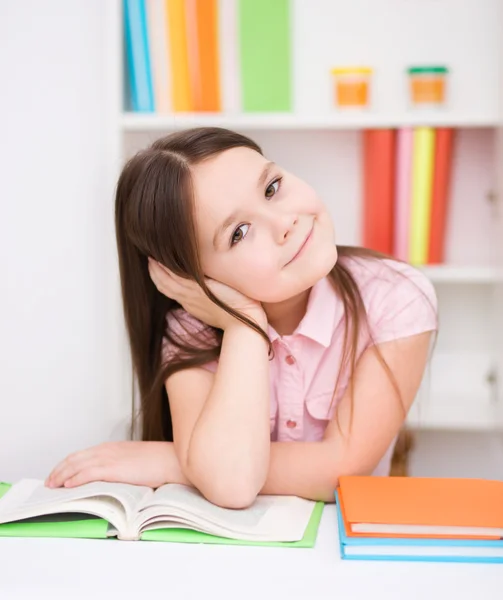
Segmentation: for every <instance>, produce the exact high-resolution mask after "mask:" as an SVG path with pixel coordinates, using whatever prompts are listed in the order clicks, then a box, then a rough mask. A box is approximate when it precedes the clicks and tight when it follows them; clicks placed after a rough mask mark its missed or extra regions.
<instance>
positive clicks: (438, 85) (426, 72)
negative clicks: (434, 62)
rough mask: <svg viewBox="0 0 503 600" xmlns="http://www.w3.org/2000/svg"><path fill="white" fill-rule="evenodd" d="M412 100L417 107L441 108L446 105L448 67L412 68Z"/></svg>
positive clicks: (410, 86) (410, 88) (410, 85)
mask: <svg viewBox="0 0 503 600" xmlns="http://www.w3.org/2000/svg"><path fill="white" fill-rule="evenodd" d="M407 71H408V73H409V82H410V83H409V90H410V99H411V102H412V104H413V105H415V106H441V105H442V104H444V103H445V95H446V94H445V92H446V79H447V77H446V76H447V73H448V69H447V67H440V66H439V67H410V68H409V69H408V70H407Z"/></svg>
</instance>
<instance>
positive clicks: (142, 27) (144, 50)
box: [124, 0, 154, 112]
mask: <svg viewBox="0 0 503 600" xmlns="http://www.w3.org/2000/svg"><path fill="white" fill-rule="evenodd" d="M124 34H125V45H126V76H127V78H128V86H127V90H128V92H129V94H128V96H127V97H126V99H125V100H126V105H128V104H130V105H131V107H132V109H133V111H135V112H154V87H153V78H152V63H151V58H150V48H149V40H148V28H147V14H146V7H145V0H124Z"/></svg>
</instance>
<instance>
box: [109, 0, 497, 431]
mask: <svg viewBox="0 0 503 600" xmlns="http://www.w3.org/2000/svg"><path fill="white" fill-rule="evenodd" d="M231 2H232V0H221V6H223V7H228V6H229V4H230V3H231ZM378 4H379V6H377V5H376V3H375V2H372V0H358V1H357V2H354V3H347V2H343V1H342V0H340V1H337V2H331V1H329V0H319V1H318V2H317V3H316V6H314V5H312V4H311V3H305V2H302V1H300V0H293V2H292V11H293V14H294V23H293V31H292V35H293V37H294V39H295V40H296V41H297V42H298V44H299V47H300V46H301V45H302V47H303V48H304V53H303V55H301V54H300V52H298V51H297V50H296V51H295V52H294V67H293V68H294V75H295V77H294V81H295V83H294V86H293V95H294V97H295V102H294V110H293V111H292V113H283V114H282V113H274V114H268V113H264V114H244V113H240V112H239V111H236V110H235V108H233V107H230V108H227V109H226V110H225V111H224V112H222V113H218V114H215V113H198V114H196V113H195V114H190V113H176V114H151V113H148V114H147V113H132V112H124V111H123V109H122V106H123V102H122V89H123V81H122V73H123V63H122V59H123V56H122V6H121V1H120V0H111V2H109V3H108V4H107V5H106V6H107V16H106V21H107V27H108V31H109V32H110V40H109V53H108V56H107V61H106V69H107V71H108V72H109V73H110V78H109V83H108V85H109V90H108V91H109V103H108V105H109V107H110V110H109V121H108V131H109V137H108V151H109V156H110V169H109V175H110V186H111V187H112V186H113V184H114V183H115V180H116V176H117V174H118V172H119V169H120V166H121V164H122V163H123V161H124V160H125V158H127V157H128V156H130V155H131V154H132V153H134V152H135V151H136V150H138V149H139V148H141V147H143V146H145V145H146V144H148V143H150V142H152V141H153V140H154V139H156V138H157V137H160V136H162V135H165V134H166V133H169V132H170V131H174V130H179V129H184V128H186V127H196V126H219V127H226V128H230V129H235V130H237V131H241V132H243V133H245V134H246V135H249V136H250V137H252V138H254V139H255V140H256V141H257V142H258V143H259V144H260V145H261V146H262V148H263V149H264V150H265V153H266V154H267V155H268V156H271V158H273V159H274V160H275V161H276V162H278V163H279V164H281V165H282V166H284V167H285V168H286V169H288V170H290V171H292V172H295V173H296V174H297V175H299V176H300V177H303V178H305V179H306V180H308V181H309V182H310V183H311V184H312V185H314V187H316V188H317V190H318V192H319V193H320V196H321V197H322V198H323V199H324V201H325V202H326V203H327V205H328V207H329V209H330V211H331V213H332V215H333V218H334V222H335V225H336V232H337V233H338V241H339V242H340V243H344V244H347V243H349V244H358V243H359V242H360V222H361V204H360V198H361V132H362V130H364V129H369V128H400V127H406V126H409V127H416V126H421V125H423V126H432V127H454V128H457V129H458V130H459V133H458V140H457V144H458V148H457V157H456V165H455V167H454V169H453V184H452V202H451V209H450V210H451V215H450V220H449V226H448V233H447V236H448V239H447V252H446V254H447V259H446V264H442V265H431V266H425V267H422V269H423V270H424V272H425V274H426V275H427V276H428V277H429V278H430V280H431V281H432V282H433V283H434V285H435V287H436V290H437V295H438V299H439V318H440V333H439V336H438V340H437V345H436V348H435V354H434V358H433V360H432V363H431V366H430V369H429V370H428V373H427V374H426V377H425V380H424V381H423V385H422V387H421V390H420V393H419V395H418V398H417V401H416V402H415V405H414V407H413V409H412V411H411V413H410V415H409V419H408V420H409V423H410V425H411V426H413V427H417V428H442V429H452V430H470V429H472V430H474V429H476V430H491V429H503V408H502V404H503V396H502V394H503V384H500V385H498V381H499V379H500V378H501V376H502V375H503V361H502V360H501V356H502V354H503V351H502V348H503V342H500V341H499V338H498V336H497V329H496V323H497V322H498V319H502V320H503V317H502V316H501V314H500V312H502V311H503V309H501V306H503V303H502V297H503V292H502V289H503V257H502V256H501V255H500V254H498V252H499V246H498V242H499V241H500V240H502V239H503V224H502V221H503V216H502V213H503V209H502V208H501V200H500V199H499V198H498V196H499V195H501V192H500V190H501V183H500V180H501V175H500V172H499V167H498V164H499V163H500V162H501V161H502V160H503V154H502V153H501V150H500V146H501V144H500V142H499V136H500V132H501V110H500V105H501V106H503V104H502V103H501V101H500V96H499V92H500V90H499V88H498V84H497V77H495V74H496V73H497V72H498V69H499V61H498V57H500V56H503V51H502V49H501V48H500V42H499V37H498V36H499V32H498V26H497V23H498V19H499V16H500V15H499V12H500V7H499V2H498V0H486V1H485V2H483V3H480V2H476V1H475V0H467V1H466V2H465V3H463V7H462V8H461V7H460V6H459V4H458V3H457V2H456V0H444V2H443V3H441V4H439V3H433V2H427V3H425V2H420V1H419V0H412V1H411V2H409V3H403V5H401V8H400V10H399V11H397V10H395V9H396V2H394V1H393V0H384V1H383V2H380V3H378ZM361 11H365V14H366V15H367V17H368V18H366V19H365V22H364V23H363V24H362V20H361V19H359V18H356V17H357V16H358V13H359V12H360V13H361ZM453 11H456V19H457V25H456V27H454V26H452V23H451V25H449V27H451V30H450V37H449V41H446V38H445V36H442V35H440V33H441V27H442V24H443V26H447V25H445V24H446V23H450V20H449V15H450V14H451V13H452V12H453ZM335 13H337V14H338V19H335V18H332V17H334V15H335ZM392 13H393V16H392V17H391V16H389V15H390V14H392ZM323 14H327V15H328V17H327V19H326V22H323V19H321V18H320V15H323ZM433 14H434V16H435V19H436V20H437V21H439V23H440V24H439V23H437V24H436V25H435V24H433V25H432V24H431V23H432V16H433ZM385 15H388V16H386V19H385V20H386V26H389V28H390V30H392V32H394V35H395V37H396V36H398V37H399V38H400V39H401V40H402V42H404V41H405V40H406V41H407V44H408V46H407V48H408V51H409V55H408V56H407V57H405V60H406V61H407V60H409V61H419V62H421V61H423V62H427V61H432V62H435V61H437V60H438V57H439V56H440V59H441V60H443V61H445V62H447V63H448V64H449V65H450V66H451V67H452V69H453V72H456V69H458V70H461V71H462V72H463V73H464V76H463V77H464V78H463V77H461V78H455V79H453V81H452V85H451V89H450V92H451V93H452V97H451V99H450V102H449V103H448V105H447V106H446V107H445V108H443V109H442V110H437V111H430V112H424V111H414V110H411V109H410V108H409V107H408V106H407V103H406V100H405V93H404V92H403V87H402V86H403V81H402V79H400V78H399V77H401V75H400V76H399V75H398V72H399V71H400V69H401V66H402V64H403V62H404V58H403V57H400V56H398V54H397V53H396V51H395V50H394V46H393V44H394V43H395V41H396V40H395V41H394V42H393V44H390V43H385V42H384V41H383V40H382V36H380V31H381V30H380V29H379V27H384V25H385V24H384V22H382V21H383V19H384V18H385ZM352 19H353V20H352ZM336 21H339V22H340V23H339V24H337V22H336ZM374 21H377V22H378V23H377V25H376V27H374V26H373V25H372V23H373V22H374ZM381 22H382V23H381ZM379 23H381V25H379ZM421 23H422V27H423V28H424V27H426V26H428V27H430V26H431V27H432V28H433V31H432V33H431V40H430V41H431V43H430V44H429V47H428V48H427V49H426V50H425V49H424V47H423V45H422V42H421V33H420V32H421V27H420V25H421ZM346 26H347V28H346ZM362 27H363V29H361V28H362ZM355 28H356V29H359V30H358V31H356V29H355ZM309 31H316V36H311V37H309ZM467 36H468V37H467ZM314 37H315V38H316V39H314ZM364 38H365V40H366V42H365V43H366V44H367V46H366V48H364V49H363V50H362V48H360V47H358V44H361V43H362V39H364ZM466 39H470V40H471V42H470V45H469V48H467V47H466ZM477 40H479V42H480V46H479V50H474V49H473V48H476V47H477V46H476V41H477ZM226 43H227V42H226V41H225V39H224V40H223V42H222V44H223V46H222V47H224V46H226ZM332 47H333V48H335V50H334V49H333V48H332ZM369 48H377V49H378V50H377V51H376V52H375V53H373V54H370V56H372V60H373V61H374V62H375V63H376V64H378V65H379V68H378V69H377V71H378V77H377V78H376V81H375V86H374V91H375V97H374V98H375V101H374V102H373V104H372V106H371V109H370V110H367V111H363V112H360V113H358V112H347V113H338V112H336V111H335V110H334V109H333V107H332V106H331V104H330V83H329V78H328V75H326V74H324V71H323V70H321V74H320V70H316V69H315V70H314V71H313V68H312V66H313V65H316V64H318V63H319V62H320V61H325V63H326V64H327V66H329V65H330V56H332V55H333V54H337V52H338V53H339V54H338V56H339V57H340V59H341V60H342V62H344V61H346V62H355V61H356V62H358V61H362V60H363V61H365V60H366V61H368V60H369V59H368V55H366V54H365V52H364V50H365V49H366V50H368V49H369ZM421 52H423V53H424V52H425V55H424V54H422V53H421ZM327 56H328V59H327ZM355 56H356V59H355V58H354V57H355ZM229 69H230V67H229V66H228V65H227V63H226V62H225V63H224V64H223V70H222V82H223V83H222V85H223V88H224V89H223V95H224V106H225V97H226V93H227V92H226V89H227V88H228V86H229V81H230V79H231V75H232V73H231V72H230V71H229ZM393 90H395V92H393ZM396 90H399V91H400V93H398V94H397V93H396ZM317 91H318V92H319V93H317ZM301 148H302V152H300V151H299V150H300V149H301ZM305 156H316V157H317V159H316V161H306V160H305V158H304V157H305ZM111 286H112V287H113V289H111V293H113V294H114V295H115V298H116V300H117V303H116V304H117V311H118V312H117V315H116V316H115V317H116V318H115V327H116V330H117V331H118V330H120V332H119V333H117V332H116V335H117V339H120V340H121V343H120V347H119V346H117V348H116V350H117V351H116V359H117V360H116V361H115V365H116V376H117V377H120V378H121V380H122V387H121V389H122V393H124V392H126V393H128V394H130V390H131V374H130V367H129V361H128V357H127V352H126V351H125V348H126V344H125V340H126V338H125V334H124V332H123V330H122V329H120V324H119V322H120V318H121V315H120V302H119V294H118V289H117V283H116V282H115V283H111ZM128 369H129V370H128Z"/></svg>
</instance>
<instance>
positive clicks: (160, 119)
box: [120, 110, 500, 131]
mask: <svg viewBox="0 0 503 600" xmlns="http://www.w3.org/2000/svg"><path fill="white" fill-rule="evenodd" d="M120 124H121V127H122V129H123V130H125V131H170V130H173V129H184V128H186V127H225V128H228V129H238V130H239V129H241V130H244V129H246V130H253V129H277V130H282V129H346V130H347V129H371V128H398V127H407V126H410V127H417V126H421V125H422V126H428V125H429V126H432V127H498V126H499V125H500V120H499V118H498V116H497V115H485V114H456V113H452V112H442V111H440V110H439V111H436V112H433V111H432V112H425V111H418V112H405V113H403V114H401V115H400V114H391V115H390V114H388V115H386V114H375V113H372V112H348V113H337V112H334V113H331V114H325V115H295V114H293V113H276V114H274V113H273V114H271V113H260V114H252V113H249V114H240V113H239V114H224V113H176V114H170V115H161V114H154V113H123V114H122V116H121V119H120Z"/></svg>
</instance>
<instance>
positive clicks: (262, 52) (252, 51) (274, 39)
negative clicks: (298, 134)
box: [238, 0, 292, 112]
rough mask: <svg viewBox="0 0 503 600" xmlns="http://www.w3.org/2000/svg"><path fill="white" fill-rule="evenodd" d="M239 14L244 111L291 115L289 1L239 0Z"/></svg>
mask: <svg viewBox="0 0 503 600" xmlns="http://www.w3.org/2000/svg"><path fill="white" fill-rule="evenodd" d="M238 11H239V46H240V66H241V88H242V89H241V96H242V103H243V110H244V111H245V112H276V111H290V110H291V109H292V101H291V95H292V93H291V87H292V85H291V79H292V77H291V68H292V67H291V42H290V31H291V24H290V0H274V2H271V1H270V0H239V5H238Z"/></svg>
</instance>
